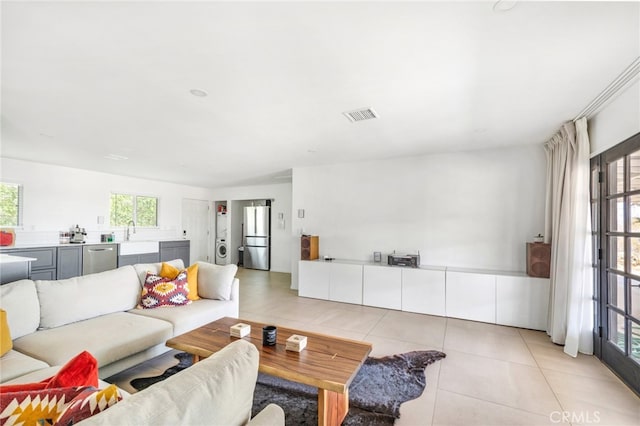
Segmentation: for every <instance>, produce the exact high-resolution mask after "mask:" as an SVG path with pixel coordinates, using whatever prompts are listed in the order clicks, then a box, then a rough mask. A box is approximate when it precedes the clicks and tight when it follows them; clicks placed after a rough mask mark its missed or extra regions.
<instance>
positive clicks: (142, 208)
mask: <svg viewBox="0 0 640 426" xmlns="http://www.w3.org/2000/svg"><path fill="white" fill-rule="evenodd" d="M131 221H133V222H134V223H135V224H136V226H141V227H144V226H147V227H152V226H158V199H157V198H156V197H147V196H144V195H131V194H111V203H110V220H109V222H110V224H111V226H127V225H128V224H129V223H130V222H131Z"/></svg>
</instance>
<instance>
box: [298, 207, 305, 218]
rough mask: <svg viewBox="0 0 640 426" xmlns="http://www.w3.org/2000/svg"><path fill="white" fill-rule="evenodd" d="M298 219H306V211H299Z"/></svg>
mask: <svg viewBox="0 0 640 426" xmlns="http://www.w3.org/2000/svg"><path fill="white" fill-rule="evenodd" d="M298 218H300V219H304V209H298Z"/></svg>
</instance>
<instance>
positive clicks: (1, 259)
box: [0, 254, 38, 265]
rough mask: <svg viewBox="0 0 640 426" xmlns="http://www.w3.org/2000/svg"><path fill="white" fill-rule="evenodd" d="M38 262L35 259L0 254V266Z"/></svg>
mask: <svg viewBox="0 0 640 426" xmlns="http://www.w3.org/2000/svg"><path fill="white" fill-rule="evenodd" d="M34 260H38V259H36V258H35V257H23V256H11V255H9V254H0V265H4V264H7V263H21V262H33V261H34Z"/></svg>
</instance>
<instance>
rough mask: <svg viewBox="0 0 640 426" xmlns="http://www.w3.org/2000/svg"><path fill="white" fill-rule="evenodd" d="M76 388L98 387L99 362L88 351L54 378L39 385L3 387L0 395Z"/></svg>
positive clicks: (72, 360) (75, 358)
mask: <svg viewBox="0 0 640 426" xmlns="http://www.w3.org/2000/svg"><path fill="white" fill-rule="evenodd" d="M76 386H93V387H96V388H97V387H98V361H97V360H96V359H95V358H94V357H93V355H91V354H90V353H89V352H87V351H84V352H81V353H79V354H78V355H76V356H75V357H73V358H72V359H71V360H70V361H69V362H67V363H66V364H65V365H64V366H63V367H62V368H61V369H60V371H58V374H56V375H55V376H53V377H49V378H48V379H46V380H43V381H41V382H39V383H24V384H17V385H1V386H0V393H5V392H20V391H35V390H41V389H51V388H66V387H76Z"/></svg>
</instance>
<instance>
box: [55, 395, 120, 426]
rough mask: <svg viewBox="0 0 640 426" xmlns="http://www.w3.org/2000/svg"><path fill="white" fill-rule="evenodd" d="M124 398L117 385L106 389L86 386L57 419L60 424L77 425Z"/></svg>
mask: <svg viewBox="0 0 640 426" xmlns="http://www.w3.org/2000/svg"><path fill="white" fill-rule="evenodd" d="M121 399H122V395H120V391H119V390H118V388H117V387H116V385H110V386H108V387H106V388H104V389H96V388H85V389H84V390H83V391H82V392H81V393H80V394H78V395H77V396H76V397H75V398H73V400H72V401H71V402H70V403H69V404H68V405H67V406H66V408H65V409H64V411H63V412H62V413H61V414H60V416H59V417H58V418H57V419H56V424H59V425H75V424H76V423H78V422H80V421H82V420H84V419H86V418H88V417H91V416H93V415H94V414H98V413H99V412H101V411H104V410H106V409H107V408H109V407H111V406H112V405H114V404H115V403H116V402H118V401H120V400H121Z"/></svg>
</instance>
